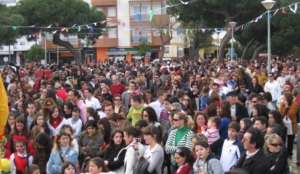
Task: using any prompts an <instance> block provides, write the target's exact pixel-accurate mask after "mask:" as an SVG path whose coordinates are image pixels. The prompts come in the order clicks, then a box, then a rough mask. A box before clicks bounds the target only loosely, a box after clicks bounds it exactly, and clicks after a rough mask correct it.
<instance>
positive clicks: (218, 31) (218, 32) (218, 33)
mask: <svg viewBox="0 0 300 174" xmlns="http://www.w3.org/2000/svg"><path fill="white" fill-rule="evenodd" d="M216 33H217V35H218V43H217V59H219V53H220V51H219V44H220V37H219V35H220V33H221V31H220V30H217V31H216Z"/></svg>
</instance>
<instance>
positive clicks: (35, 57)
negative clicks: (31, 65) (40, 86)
mask: <svg viewBox="0 0 300 174" xmlns="http://www.w3.org/2000/svg"><path fill="white" fill-rule="evenodd" d="M44 56H45V52H44V49H43V48H42V47H41V46H39V45H32V46H31V48H30V49H29V50H28V52H27V53H26V57H27V59H28V60H30V61H39V60H43V59H45V57H44Z"/></svg>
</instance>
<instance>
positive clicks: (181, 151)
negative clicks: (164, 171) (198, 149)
mask: <svg viewBox="0 0 300 174" xmlns="http://www.w3.org/2000/svg"><path fill="white" fill-rule="evenodd" d="M191 154H192V153H191V151H190V149H189V148H187V147H178V149H177V150H176V151H175V153H174V156H175V160H176V164H177V166H178V169H177V170H176V172H175V173H174V174H186V173H190V172H191V171H192V170H193V163H194V159H193V156H192V155H191Z"/></svg>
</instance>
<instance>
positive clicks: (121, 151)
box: [103, 129, 126, 172]
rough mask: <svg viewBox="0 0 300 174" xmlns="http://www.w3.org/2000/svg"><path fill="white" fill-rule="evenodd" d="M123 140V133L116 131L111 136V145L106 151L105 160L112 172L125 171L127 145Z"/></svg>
mask: <svg viewBox="0 0 300 174" xmlns="http://www.w3.org/2000/svg"><path fill="white" fill-rule="evenodd" d="M123 138H124V133H123V131H121V130H119V129H116V130H115V131H114V132H113V133H112V135H111V140H110V144H109V145H108V146H107V148H106V149H105V152H104V157H103V159H104V160H105V161H104V162H105V163H106V164H107V167H108V169H109V170H110V171H121V172H123V171H124V168H123V166H124V158H125V154H126V148H125V147H126V144H125V140H124V139H123Z"/></svg>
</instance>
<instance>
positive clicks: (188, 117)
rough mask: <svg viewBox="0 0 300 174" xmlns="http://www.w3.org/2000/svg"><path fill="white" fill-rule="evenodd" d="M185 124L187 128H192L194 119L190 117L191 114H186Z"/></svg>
mask: <svg viewBox="0 0 300 174" xmlns="http://www.w3.org/2000/svg"><path fill="white" fill-rule="evenodd" d="M186 126H187V127H188V128H189V129H194V126H195V123H194V120H193V119H192V117H191V116H189V115H188V116H187V123H186Z"/></svg>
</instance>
